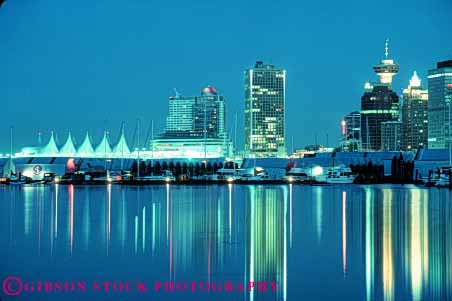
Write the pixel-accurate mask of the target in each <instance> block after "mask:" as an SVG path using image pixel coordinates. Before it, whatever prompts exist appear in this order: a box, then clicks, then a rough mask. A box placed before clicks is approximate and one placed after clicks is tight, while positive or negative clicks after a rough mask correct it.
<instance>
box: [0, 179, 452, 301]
mask: <svg viewBox="0 0 452 301" xmlns="http://www.w3.org/2000/svg"><path fill="white" fill-rule="evenodd" d="M451 202H452V196H451V194H450V192H449V191H448V190H445V189H444V190H439V189H421V188H417V187H414V186H322V187H320V186H317V187H316V186H314V187H311V186H297V185H294V186H292V185H290V186H289V185H274V186H251V185H250V186H244V185H229V186H228V185H225V186H175V185H162V186H152V187H120V186H111V185H110V186H96V187H88V186H84V187H78V186H61V185H60V186H58V185H56V186H45V187H0V235H1V243H0V256H1V257H0V279H1V280H2V281H3V279H5V278H6V277H7V276H17V277H20V278H21V280H22V286H23V288H22V293H21V295H20V297H13V296H5V287H6V289H12V290H15V289H18V288H19V287H20V285H19V284H18V283H16V282H12V283H13V284H11V285H10V286H9V287H8V285H6V286H5V281H3V291H2V292H1V293H0V295H1V296H3V297H5V298H6V299H7V300H21V301H22V300H34V301H36V300H63V299H64V300H134V301H139V300H152V301H153V300H172V301H183V300H199V301H203V300H205V301H207V300H209V301H210V300H236V301H239V300H256V301H260V300H262V301H266V300H429V301H430V300H452V261H451V253H452V206H451ZM104 281H111V282H116V287H113V286H110V285H109V286H108V287H109V288H110V289H109V291H108V292H105V290H104V287H102V288H101V292H99V291H96V290H95V289H94V288H93V286H94V283H102V282H104ZM165 281H174V283H178V282H179V283H182V282H186V283H190V285H191V283H192V282H196V284H195V286H196V288H195V291H194V292H192V291H191V288H189V289H188V291H187V292H185V293H178V292H177V290H176V292H172V293H167V292H165V291H164V282H165ZM250 281H251V282H253V281H254V282H257V281H267V282H268V291H267V292H257V291H255V290H253V291H252V292H248V291H247V288H246V287H245V291H244V292H242V290H241V289H240V287H239V284H244V285H245V286H246V285H247V284H248V282H250ZM271 281H273V282H277V284H276V292H272V291H271V290H270V282H271ZM27 282H28V284H27V285H28V289H25V283H27ZM38 282H41V284H42V285H44V284H43V283H44V282H47V292H44V291H43V290H45V289H44V288H43V287H41V291H38ZM57 282H59V283H60V284H63V286H64V284H66V285H67V284H68V283H69V286H67V287H66V289H62V291H63V292H61V291H58V292H55V290H53V291H50V292H49V287H48V286H49V283H53V286H54V288H55V287H56V285H57V284H56V283H57ZM121 282H122V283H123V285H125V283H126V282H130V283H131V286H132V287H133V288H131V289H130V292H127V291H125V287H124V286H123V287H122V291H121ZM138 282H142V283H143V285H145V287H146V289H147V292H143V291H140V292H138V291H137V289H135V287H134V286H133V285H134V284H137V283H138ZM156 282H157V283H158V282H162V285H163V287H162V289H160V290H159V291H158V292H155V291H154V290H153V289H154V285H155V283H156ZM199 282H203V283H206V282H208V283H218V287H220V286H221V285H225V283H226V282H230V283H232V285H233V289H234V292H228V293H225V292H224V291H223V292H213V291H212V290H213V289H212V288H211V289H210V292H207V291H206V290H207V289H206V287H207V284H204V288H202V285H201V287H200V286H197V285H198V283H199ZM71 283H72V284H74V283H75V284H74V285H76V286H77V288H76V289H75V291H71V290H72V289H74V287H72V286H71ZM80 283H85V284H86V286H87V288H86V289H85V290H84V289H83V285H82V284H80ZM80 285H81V286H82V288H80ZM256 286H257V284H256ZM32 289H34V291H31V290H32Z"/></svg>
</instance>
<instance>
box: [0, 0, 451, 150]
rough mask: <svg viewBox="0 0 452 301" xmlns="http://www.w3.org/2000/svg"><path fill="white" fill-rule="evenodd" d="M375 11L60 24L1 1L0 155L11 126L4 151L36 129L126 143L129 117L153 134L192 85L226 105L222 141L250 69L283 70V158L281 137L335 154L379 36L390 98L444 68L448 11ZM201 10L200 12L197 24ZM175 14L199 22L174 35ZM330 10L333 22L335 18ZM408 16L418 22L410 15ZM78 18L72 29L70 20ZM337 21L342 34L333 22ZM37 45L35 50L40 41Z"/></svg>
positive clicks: (100, 13)
mask: <svg viewBox="0 0 452 301" xmlns="http://www.w3.org/2000/svg"><path fill="white" fill-rule="evenodd" d="M386 2H388V1H386ZM386 2H385V1H383V2H378V3H377V2H375V3H372V2H369V3H367V4H366V8H367V9H366V15H365V16H364V14H363V9H362V8H356V7H355V6H354V4H358V3H350V4H346V5H343V4H341V5H339V4H337V3H331V4H330V5H329V6H325V5H320V4H309V5H308V7H309V8H310V9H311V10H313V12H315V13H318V14H320V15H321V16H322V18H320V19H321V20H320V21H318V20H315V19H314V18H313V15H315V13H313V14H312V16H311V15H309V14H306V13H304V12H303V10H302V11H301V13H302V14H303V16H304V17H305V18H304V20H303V21H301V20H298V19H303V18H299V17H297V18H295V15H294V13H292V11H297V10H296V8H302V7H305V6H303V5H301V4H298V3H296V2H291V1H283V2H281V3H270V2H268V3H267V2H265V3H262V2H259V4H260V6H259V7H258V8H256V7H254V4H256V2H254V1H250V2H247V3H245V4H243V5H244V7H243V8H244V11H245V12H244V13H238V12H237V11H236V8H237V7H238V3H231V5H230V6H228V7H224V6H221V5H220V4H218V3H215V2H212V3H209V4H206V3H201V2H199V1H195V2H194V3H193V7H192V8H187V7H186V6H184V5H183V4H181V5H180V6H177V7H175V8H173V7H172V9H173V10H172V16H173V17H174V18H172V21H173V23H174V24H169V25H168V22H166V21H165V20H162V18H156V19H152V20H150V19H149V16H150V15H152V14H153V13H152V11H153V10H152V8H155V7H154V6H152V4H148V3H142V2H140V3H138V2H136V3H133V4H131V3H127V4H125V3H122V2H121V5H119V2H117V1H112V2H109V3H108V4H106V3H97V2H96V3H91V4H88V3H85V4H84V5H82V6H81V7H77V8H73V9H72V7H71V10H70V12H71V13H70V14H69V15H68V16H69V17H68V18H62V17H61V16H59V14H55V13H56V12H59V13H61V12H63V14H62V15H65V14H66V15H67V14H68V11H69V5H68V4H64V3H58V2H56V1H51V0H46V1H41V2H40V3H39V5H38V4H36V3H26V4H25V3H19V2H14V1H9V2H6V3H5V5H3V6H2V7H1V9H0V25H1V26H0V33H1V34H2V36H4V37H5V39H2V45H3V46H4V47H1V49H0V64H1V65H2V66H4V67H3V68H5V69H4V70H6V72H3V73H1V74H0V79H1V81H0V82H2V83H3V85H2V87H3V89H0V99H2V101H3V103H4V104H5V111H6V112H7V113H8V114H4V116H3V122H2V124H3V126H2V128H1V129H0V150H1V152H6V151H8V150H9V127H10V126H11V125H12V126H14V128H15V151H18V150H19V148H20V147H22V146H26V145H29V144H32V143H34V142H35V141H36V133H37V132H38V131H42V132H43V133H47V134H48V133H50V130H54V131H55V132H58V133H64V136H63V137H65V136H66V134H67V132H68V130H71V131H72V132H73V134H74V136H75V137H81V136H83V135H84V133H85V131H86V130H87V129H88V130H90V132H91V133H93V135H94V136H96V137H99V138H100V137H101V136H102V135H103V129H104V128H108V129H109V130H110V131H111V132H112V135H115V136H116V135H118V134H119V130H120V125H121V123H122V122H123V121H125V122H126V124H127V127H126V131H127V135H128V136H130V135H131V132H132V131H133V129H134V125H135V120H136V119H137V118H140V119H141V120H142V124H143V128H146V127H147V124H148V123H149V122H150V120H154V124H155V127H156V132H157V131H158V130H162V129H163V127H164V124H165V120H164V119H165V113H164V112H166V109H167V108H166V105H167V102H166V100H167V98H168V95H170V94H171V91H172V90H173V88H177V89H178V90H180V91H182V92H183V93H184V94H192V93H194V92H195V91H197V89H198V87H199V86H200V85H201V86H207V85H209V84H210V85H212V86H215V87H217V88H218V89H219V90H221V91H222V94H223V95H225V96H226V98H227V99H228V104H229V105H228V115H227V119H228V121H227V124H228V125H229V126H228V129H227V130H228V131H230V130H231V126H232V125H233V118H234V115H235V113H237V115H238V118H239V120H238V124H239V125H242V124H244V120H243V118H244V116H243V114H242V112H243V109H244V104H243V102H244V95H243V87H242V82H243V77H242V74H243V71H244V70H246V69H247V68H248V67H249V66H250V65H251V64H253V63H254V62H255V61H257V60H263V61H266V62H269V63H271V64H275V65H277V66H280V67H282V68H284V69H286V70H287V73H288V80H287V101H286V105H287V108H288V114H287V117H286V120H287V132H286V143H287V148H288V149H289V150H290V149H291V137H292V136H293V137H294V145H295V148H297V147H302V146H304V145H307V144H313V143H314V141H315V140H316V137H317V140H318V142H319V143H321V144H325V143H326V136H327V135H328V136H329V145H330V146H336V145H337V144H338V138H339V136H340V130H339V124H340V120H341V118H342V116H344V115H345V114H346V113H347V112H350V111H353V110H356V109H359V98H360V96H361V93H362V85H363V83H364V82H366V81H369V80H371V79H372V76H371V75H372V70H371V65H372V64H373V63H374V62H375V61H376V60H377V59H379V58H381V57H382V56H383V51H384V49H383V42H384V39H385V38H387V37H389V38H390V39H391V54H392V56H393V57H394V59H395V60H396V61H397V62H398V64H399V65H400V66H401V69H400V72H399V74H398V75H397V77H396V78H395V79H394V83H393V86H394V90H395V91H396V92H397V94H399V95H401V91H402V89H403V88H405V86H406V84H405V83H406V81H407V80H408V79H409V78H410V77H411V74H412V72H413V71H414V70H416V71H417V72H418V74H419V76H420V78H421V79H422V81H423V82H424V83H426V82H427V80H426V75H427V70H429V69H431V68H434V66H435V64H436V62H438V61H443V60H447V59H449V58H450V53H451V50H450V49H452V42H451V41H449V40H447V39H444V38H442V37H444V36H445V35H447V28H450V23H451V21H450V19H449V18H442V16H446V15H447V11H448V10H449V11H450V9H451V4H450V3H448V2H447V1H439V2H437V3H436V4H431V3H424V2H422V1H414V2H412V1H410V2H407V1H401V2H400V3H397V5H393V4H392V3H389V2H388V3H386ZM408 3H409V5H407V4H408ZM359 4H361V2H359ZM390 4H391V10H388V11H387V15H388V18H387V19H385V20H386V21H385V22H382V23H378V22H376V23H375V24H368V28H365V30H363V29H362V28H357V26H356V25H357V24H361V22H362V21H363V20H365V19H367V18H369V17H371V18H376V17H377V16H378V11H379V8H380V7H383V6H385V5H390ZM202 6H207V8H209V12H211V13H210V14H205V13H204V11H203V10H200V8H201V7H202ZM407 6H409V7H408V8H407ZM46 8H47V9H46ZM48 8H52V9H50V10H49V9H48ZM165 8H169V5H168V4H164V3H163V4H161V5H160V6H159V7H158V10H160V13H161V11H162V10H164V9H165ZM220 8H221V10H220ZM187 9H189V11H190V12H191V13H193V14H194V15H195V16H198V19H199V20H203V21H202V22H201V21H196V18H194V19H195V20H193V21H191V22H190V24H187V26H186V28H185V29H184V28H181V27H180V25H181V24H184V23H183V22H182V23H181V21H179V20H178V19H177V17H178V16H179V17H181V16H184V15H185V12H186V10H187ZM253 9H254V10H256V9H257V11H256V15H255V16H254V15H251V18H252V20H253V22H255V24H256V25H254V26H252V27H247V28H246V30H245V31H244V32H243V33H241V32H240V31H241V30H242V29H243V26H240V25H243V24H245V23H247V22H248V21H249V18H248V17H249V16H250V15H248V13H247V12H252V11H254V10H253ZM337 9H339V10H340V11H341V12H343V13H344V14H343V16H341V17H339V16H337V15H336V11H337ZM420 9H422V10H423V12H424V13H422V14H421V13H419V14H418V13H416V10H420ZM220 11H221V14H220ZM270 12H273V14H272V17H273V19H272V21H269V22H271V24H274V25H275V26H274V28H271V27H268V32H265V34H264V32H263V31H261V30H260V29H259V28H260V27H259V26H261V25H263V24H264V23H263V24H261V23H262V22H260V23H259V21H258V20H259V18H258V15H259V13H264V14H265V13H270ZM64 13H65V14H64ZM123 15H125V17H126V19H125V20H126V21H127V22H128V23H124V24H122V23H121V26H122V27H121V28H120V27H118V26H111V25H112V24H113V23H112V22H113V21H114V20H116V19H117V18H116V17H119V16H123ZM223 15H225V16H226V17H227V18H226V19H225V16H223ZM232 16H237V21H236V22H237V25H236V26H232V27H230V26H227V23H224V22H223V23H222V22H214V23H213V25H212V28H205V27H204V26H201V24H203V22H205V21H210V20H215V21H226V20H230V19H231V18H230V17H232ZM394 16H397V18H394ZM414 16H416V17H418V18H415V17H414ZM82 17H83V20H84V22H80V18H82ZM132 17H133V19H132ZM203 18H204V19H203ZM232 19H233V18H232ZM342 19H346V20H347V24H343V25H341V24H338V23H341V22H342ZM18 20H20V22H18ZM55 22H58V24H59V28H56V27H55V26H54V24H55ZM98 22H102V24H103V25H102V24H100V23H98ZM256 22H257V23H256ZM322 22H323V23H324V24H322ZM259 24H260V25H259ZM309 24H310V25H311V26H310V27H309V29H306V28H308V27H307V25H309ZM258 25H259V26H258ZM315 25H318V28H315ZM331 25H338V26H337V27H334V26H333V27H332V26H331ZM93 26H94V27H93ZM162 26H169V28H168V32H165V35H164V36H163V35H162V34H161V31H160V30H159V29H162V28H163V27H162ZM93 28H94V29H95V30H94V31H93V30H92V29H93ZM165 28H166V27H165ZM239 28H240V30H239ZM265 28H267V27H265ZM32 29H36V30H35V31H33V30H32ZM68 31H70V32H71V34H70V35H68V34H67V32H68ZM282 31H285V32H284V33H283V32H282ZM345 32H347V35H345ZM31 33H33V34H31ZM204 33H207V34H204ZM427 33H428V34H427ZM184 34H185V35H186V37H185V36H184ZM268 34H272V36H273V37H274V38H275V39H276V40H275V43H266V44H265V47H261V46H262V45H261V44H259V43H260V41H263V39H264V37H265V36H268ZM49 35H50V38H49V39H46V37H49ZM419 36H422V40H423V41H424V42H423V43H419V45H417V47H415V48H413V47H411V46H410V45H409V44H407V42H406V41H408V40H410V39H415V38H416V39H418V38H419ZM250 37H251V38H250ZM44 39H46V43H41V42H40V41H42V40H44ZM118 41H119V42H121V43H120V44H118ZM151 41H155V43H154V42H152V43H151ZM209 41H214V42H220V41H221V44H222V45H224V47H223V48H224V49H223V50H221V49H218V48H217V47H210V46H209V47H206V46H205V45H206V44H205V42H207V45H209V43H208V42H209ZM168 45H169V46H168ZM432 45H433V46H434V47H432ZM172 46H175V47H172ZM244 48H245V50H244V51H242V49H244ZM11 50H14V51H11ZM214 50H215V51H214ZM426 53H428V55H425V54H426ZM157 58H158V59H157ZM351 58H353V59H351ZM319 67H320V68H319ZM342 70H347V71H345V72H346V73H344V71H342ZM325 71H331V73H330V74H325ZM343 75H344V76H343ZM320 92H321V93H320ZM24 103H25V104H26V105H25V106H24V105H23V104H24ZM93 103H94V104H96V105H95V106H93V105H92V104H93ZM117 107H121V110H117V109H116V108H117ZM80 116H81V117H82V118H80ZM300 121H302V122H301V123H300ZM308 125H309V126H308ZM238 136H239V137H238V141H239V143H238V144H239V148H240V149H241V148H243V143H244V137H243V135H242V134H241V133H240V132H238ZM60 139H61V138H60ZM78 139H80V138H78ZM61 140H64V138H63V139H61ZM94 140H96V141H97V140H98V139H97V138H96V139H94ZM61 143H62V141H61Z"/></svg>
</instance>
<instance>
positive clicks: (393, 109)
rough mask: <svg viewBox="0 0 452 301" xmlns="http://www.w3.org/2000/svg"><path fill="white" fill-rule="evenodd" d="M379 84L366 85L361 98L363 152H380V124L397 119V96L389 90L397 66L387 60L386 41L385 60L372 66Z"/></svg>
mask: <svg viewBox="0 0 452 301" xmlns="http://www.w3.org/2000/svg"><path fill="white" fill-rule="evenodd" d="M374 71H375V73H377V75H378V76H379V77H380V82H379V83H375V84H373V85H372V84H370V83H366V85H365V87H364V89H365V92H364V95H363V96H362V97H361V145H362V150H363V151H380V150H382V149H383V148H382V141H381V130H382V128H381V127H382V123H383V122H386V121H397V120H398V119H399V96H397V94H396V93H395V92H394V91H393V90H392V89H391V84H392V77H393V76H394V75H396V74H397V72H398V71H399V66H398V65H396V64H395V63H394V60H392V59H390V58H389V47H388V40H386V43H385V58H384V59H382V60H381V62H380V64H377V65H375V66H374Z"/></svg>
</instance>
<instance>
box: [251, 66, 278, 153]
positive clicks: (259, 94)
mask: <svg viewBox="0 0 452 301" xmlns="http://www.w3.org/2000/svg"><path fill="white" fill-rule="evenodd" d="M285 89H286V70H284V69H279V68H275V66H273V65H269V64H264V63H263V62H256V65H255V66H254V68H252V69H248V70H246V71H245V153H246V154H247V155H248V156H250V157H282V156H285V155H286V142H285V98H286V97H285V96H286V91H285Z"/></svg>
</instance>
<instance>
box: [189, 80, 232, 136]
mask: <svg viewBox="0 0 452 301" xmlns="http://www.w3.org/2000/svg"><path fill="white" fill-rule="evenodd" d="M193 112H194V113H193V116H194V130H195V131H196V132H203V133H206V136H207V137H208V138H225V137H226V129H225V126H226V120H225V115H226V109H225V98H224V96H222V95H218V92H217V90H215V88H213V87H211V86H208V87H206V88H204V89H203V90H202V94H201V96H198V97H197V98H196V102H195V104H194V107H193Z"/></svg>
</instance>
